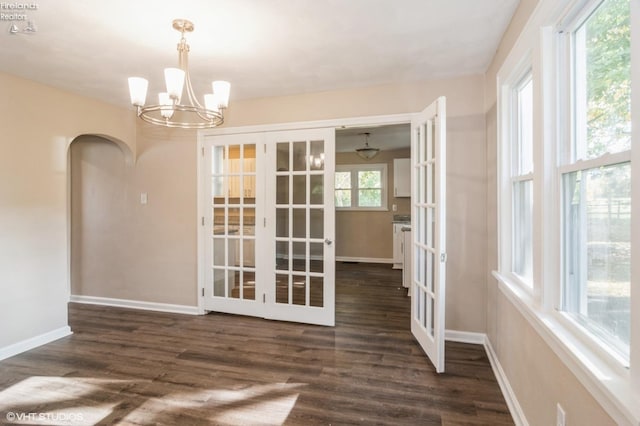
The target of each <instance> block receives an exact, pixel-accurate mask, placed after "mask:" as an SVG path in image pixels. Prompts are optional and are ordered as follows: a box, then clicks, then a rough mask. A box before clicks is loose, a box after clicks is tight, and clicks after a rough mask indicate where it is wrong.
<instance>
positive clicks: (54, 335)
mask: <svg viewBox="0 0 640 426" xmlns="http://www.w3.org/2000/svg"><path fill="white" fill-rule="evenodd" d="M71 334H73V333H72V332H71V328H70V327H69V326H65V327H60V328H58V329H56V330H51V331H49V332H47V333H44V334H41V335H39V336H35V337H31V338H29V339H26V340H23V341H21V342H18V343H14V344H12V345H9V346H5V347H4V348H0V361H2V360H3V359H7V358H9V357H12V356H14V355H18V354H19V353H22V352H26V351H28V350H31V349H33V348H37V347H38V346H42V345H46V344H47V343H51V342H53V341H54V340H58V339H61V338H63V337H66V336H69V335H71Z"/></svg>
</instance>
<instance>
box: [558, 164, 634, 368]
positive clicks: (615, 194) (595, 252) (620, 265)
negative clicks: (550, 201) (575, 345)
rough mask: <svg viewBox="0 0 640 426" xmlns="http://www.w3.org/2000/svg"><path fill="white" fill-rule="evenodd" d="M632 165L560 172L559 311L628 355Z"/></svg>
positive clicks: (624, 354) (621, 352)
mask: <svg viewBox="0 0 640 426" xmlns="http://www.w3.org/2000/svg"><path fill="white" fill-rule="evenodd" d="M630 189H631V165H630V164H629V163H625V164H616V165H613V166H608V167H602V168H598V169H589V170H585V171H577V172H573V173H567V174H565V175H564V176H563V214H564V224H565V225H564V229H563V237H564V238H563V263H564V270H563V276H564V280H563V284H564V285H563V300H562V309H563V310H564V311H566V312H567V313H569V314H570V315H571V316H572V317H573V318H574V319H575V320H576V321H578V322H579V323H580V324H582V325H583V326H585V327H587V328H588V329H589V330H590V331H591V332H592V333H593V334H594V335H595V336H597V337H598V338H600V339H602V340H604V341H605V342H607V344H608V345H609V346H611V347H613V348H615V349H617V350H618V352H620V354H622V355H623V356H627V357H628V355H629V325H630V324H629V322H630V315H629V301H630V278H631V273H630V267H631V253H630V248H631V247H630V246H631V244H630V240H631V226H630V219H631V191H630Z"/></svg>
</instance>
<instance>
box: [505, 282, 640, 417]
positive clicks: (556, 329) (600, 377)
mask: <svg viewBox="0 0 640 426" xmlns="http://www.w3.org/2000/svg"><path fill="white" fill-rule="evenodd" d="M493 276H494V277H495V278H496V279H497V280H498V286H499V289H500V291H501V292H502V293H503V294H504V295H505V296H506V297H507V299H509V301H511V303H513V305H514V306H515V307H516V308H517V309H518V311H520V313H521V314H522V315H523V316H524V318H525V319H526V320H527V321H528V322H529V324H530V325H531V326H532V327H533V328H534V329H535V330H536V332H537V333H538V334H539V335H540V336H541V337H542V338H543V339H544V341H545V342H546V343H547V344H548V345H549V347H550V348H551V349H552V350H553V352H554V353H555V354H556V355H557V356H558V357H559V358H560V360H561V361H562V362H563V363H564V364H565V365H566V366H567V368H569V370H571V372H572V373H573V374H574V375H575V376H576V377H577V379H578V380H579V381H580V383H582V385H583V386H584V387H585V388H586V389H587V390H588V391H589V393H591V395H592V396H593V397H594V398H595V399H596V400H597V401H598V402H599V403H600V404H601V405H602V407H603V408H604V410H605V411H606V412H607V413H608V414H609V415H610V416H611V417H612V418H613V419H614V420H615V421H616V422H617V423H618V424H632V425H640V403H639V401H640V395H638V394H637V393H635V392H634V391H633V389H632V383H631V379H630V376H629V374H628V371H627V372H626V373H623V374H621V373H620V372H619V371H616V369H614V368H611V366H610V365H609V364H607V363H606V362H604V361H603V360H602V359H601V358H599V357H597V356H595V355H594V354H593V353H592V351H591V350H590V349H589V348H588V347H587V346H586V345H585V344H584V343H583V342H582V341H581V340H580V339H578V338H577V337H576V336H575V335H574V334H573V333H572V332H570V331H569V330H568V329H567V328H566V327H565V326H564V325H563V324H562V323H561V322H560V321H558V320H557V319H556V318H554V315H553V314H552V313H549V312H546V311H545V310H543V309H541V308H540V307H539V306H538V305H537V304H536V303H535V301H534V299H533V298H532V297H531V295H530V294H528V293H527V292H525V291H524V289H522V288H520V286H518V285H517V284H515V283H514V282H513V281H511V280H510V279H509V278H508V277H506V276H504V275H503V274H500V273H499V272H497V271H493Z"/></svg>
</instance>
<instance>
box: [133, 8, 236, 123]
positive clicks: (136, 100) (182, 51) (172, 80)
mask: <svg viewBox="0 0 640 426" xmlns="http://www.w3.org/2000/svg"><path fill="white" fill-rule="evenodd" d="M173 28H174V29H176V30H177V31H179V32H180V35H181V36H180V43H178V68H165V70H164V77H165V83H166V87H167V91H166V92H162V93H159V94H158V104H157V105H147V106H145V100H146V97H147V88H148V86H149V82H148V81H147V80H146V79H144V78H142V77H129V94H130V96H131V103H132V104H133V105H134V106H135V107H136V109H137V115H138V117H140V118H141V119H142V120H144V121H146V122H147V123H151V124H156V125H159V126H165V127H178V128H181V129H210V128H212V127H216V126H219V125H221V124H222V123H224V110H225V108H227V106H228V105H229V92H230V89H231V85H230V84H229V83H228V82H226V81H214V82H213V83H212V89H213V93H210V94H206V95H204V105H205V106H204V107H203V106H202V105H201V104H200V103H199V102H198V99H197V98H196V96H195V94H194V93H193V88H192V87H191V78H190V77H189V45H188V44H187V40H186V39H185V37H184V34H185V32H192V31H193V28H194V27H193V23H192V22H191V21H188V20H186V19H174V21H173ZM183 89H186V92H187V99H186V101H185V102H184V103H182V100H183V99H182V92H183Z"/></svg>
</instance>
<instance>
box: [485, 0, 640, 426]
mask: <svg viewBox="0 0 640 426" xmlns="http://www.w3.org/2000/svg"><path fill="white" fill-rule="evenodd" d="M561 3H562V5H560V4H559V3H558V2H557V0H540V2H539V3H538V6H537V9H536V13H534V14H533V15H532V16H531V18H530V21H529V22H528V23H527V25H526V26H525V28H524V30H523V31H522V33H521V34H520V36H519V38H518V41H517V42H516V43H515V45H514V46H513V48H512V51H511V53H509V55H508V56H507V58H506V59H505V61H504V63H503V64H502V65H501V68H500V71H498V73H497V83H498V84H497V88H498V94H497V95H498V96H497V102H498V105H497V111H498V115H497V119H498V122H497V130H498V141H499V144H498V150H499V157H498V166H499V168H498V174H499V175H498V207H499V210H498V212H499V218H498V231H499V232H498V237H499V241H498V243H499V258H498V259H499V264H498V270H497V271H494V272H493V274H494V276H495V277H496V278H497V279H498V286H499V289H500V291H501V293H502V294H503V295H504V296H505V297H506V298H507V299H508V300H509V301H510V302H511V303H512V305H513V306H514V307H515V308H516V309H518V310H519V311H520V312H521V313H522V314H523V317H524V318H526V320H527V321H528V322H529V324H530V325H531V326H532V327H533V328H534V329H535V330H536V333H538V334H539V335H540V336H541V337H542V338H543V339H544V341H545V342H546V343H547V345H548V346H549V348H550V349H552V350H553V351H554V353H555V354H556V355H557V356H558V357H559V358H560V359H561V360H562V361H563V363H564V364H565V365H566V366H567V367H568V368H569V369H570V370H571V371H572V372H573V373H574V374H575V375H576V377H577V378H578V380H579V381H580V382H581V383H582V384H583V385H584V386H585V387H586V388H587V390H588V391H589V392H590V393H591V395H592V396H593V397H594V398H595V399H596V400H597V401H598V402H600V403H601V405H602V407H603V408H604V409H605V410H606V411H607V413H608V414H609V415H611V416H612V418H613V419H614V420H615V421H616V422H618V423H620V424H627V423H628V424H640V412H639V411H638V410H637V399H634V398H633V397H630V392H629V389H633V388H639V387H640V357H639V356H638V354H640V334H639V333H638V332H637V331H638V330H637V329H634V327H632V326H631V323H632V322H633V323H634V324H637V323H638V319H639V318H640V316H639V315H640V314H639V313H638V312H640V309H639V307H640V300H638V299H639V297H635V296H639V295H638V294H635V293H632V292H631V287H632V284H631V282H632V274H634V276H633V280H634V281H636V282H637V281H638V276H637V275H635V274H636V273H637V272H640V267H639V266H638V265H639V264H640V258H637V259H635V261H632V256H634V253H635V256H636V257H638V256H639V253H640V233H639V232H637V229H640V215H639V214H638V212H632V210H631V209H632V206H634V201H636V202H637V198H638V196H640V189H639V187H638V186H637V185H635V186H634V185H632V184H631V183H632V182H640V170H639V169H638V168H637V167H636V168H634V167H633V165H632V161H634V159H636V158H640V146H638V144H636V143H635V142H640V139H639V138H638V137H639V136H640V134H638V132H639V129H638V127H637V126H632V122H634V123H638V122H640V120H639V118H640V111H639V110H640V108H636V105H639V106H640V93H638V92H637V91H636V93H633V95H632V90H636V89H637V88H639V87H640V73H638V72H636V71H637V68H634V71H633V72H632V67H633V66H634V65H635V64H640V61H638V58H633V57H634V56H635V55H637V54H640V49H638V46H637V43H638V42H640V37H635V36H632V35H631V33H633V31H635V33H634V34H638V35H640V32H638V31H637V30H638V29H635V30H633V31H632V29H631V26H632V25H636V24H640V7H638V3H637V2H636V1H631V0H588V1H583V0H569V1H568V2H566V4H565V2H561ZM632 64H634V65H632ZM529 70H530V71H529ZM531 95H533V98H532V97H531ZM632 98H633V99H632ZM532 100H533V106H534V107H533V109H532V110H529V109H528V108H529V106H530V105H531V104H532V102H531V101H532ZM633 102H635V103H633ZM632 105H633V107H632ZM632 142H633V143H632ZM636 162H637V161H636ZM632 198H636V200H632ZM632 213H633V214H632ZM632 226H635V229H636V230H635V231H634V232H633V233H632V232H631V228H632ZM531 260H532V262H531ZM530 262H531V263H530ZM529 276H531V277H532V280H528V277H529ZM634 297H635V298H634ZM634 354H635V355H634Z"/></svg>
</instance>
